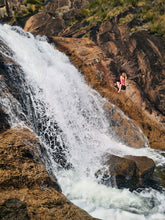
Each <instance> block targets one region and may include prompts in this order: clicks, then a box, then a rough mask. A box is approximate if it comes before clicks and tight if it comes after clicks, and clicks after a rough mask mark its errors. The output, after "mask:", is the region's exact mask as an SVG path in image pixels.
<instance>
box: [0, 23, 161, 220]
mask: <svg viewBox="0 0 165 220" xmlns="http://www.w3.org/2000/svg"><path fill="white" fill-rule="evenodd" d="M0 29H1V31H0V37H1V38H2V39H3V40H4V41H5V42H6V44H7V45H8V46H9V47H10V48H11V50H12V51H13V52H14V55H13V58H14V60H15V61H16V62H17V63H18V64H19V65H20V66H21V68H22V70H23V71H24V73H25V77H26V80H27V83H28V84H29V85H30V86H31V88H32V89H33V95H34V97H35V100H38V102H42V103H44V106H45V108H44V113H43V111H42V109H40V108H37V107H38V106H37V104H35V102H34V106H35V105H36V114H37V111H39V113H40V116H41V117H42V116H43V115H46V117H47V118H49V120H50V123H49V128H51V129H48V128H46V129H45V131H44V133H43V134H44V135H45V132H48V133H49V135H50V136H51V132H52V136H53V135H54V133H53V132H54V131H53V129H54V127H51V124H52V122H53V121H56V123H57V124H58V127H59V128H60V129H61V132H59V133H58V135H57V141H58V142H59V143H61V145H62V143H63V142H64V143H65V145H66V146H67V149H68V151H67V152H66V154H65V156H66V158H67V161H68V162H70V163H71V164H72V165H73V167H74V169H73V170H60V171H59V170H58V169H57V164H56V163H55V162H53V156H52V155H53V149H51V148H50V147H49V146H48V145H47V144H46V143H45V146H46V148H47V150H48V152H49V154H50V159H51V161H52V167H53V169H54V172H55V175H56V177H57V178H58V181H59V182H60V184H61V187H62V189H63V192H64V194H65V195H67V197H68V198H69V199H71V200H72V201H73V202H74V203H75V204H77V205H79V206H80V207H82V208H84V209H86V210H87V211H88V212H89V213H90V214H91V215H92V216H95V217H98V218H101V219H104V220H106V219H107V220H109V219H112V220H113V219H115V220H116V219H122V218H126V219H128V220H130V219H133V220H135V219H137V220H143V219H151V220H153V219H155V220H156V219H159V220H161V219H165V215H164V211H165V210H164V202H165V195H164V193H163V192H162V193H160V192H157V191H155V190H149V191H145V192H144V191H143V192H141V193H131V192H129V190H119V189H116V188H111V187H109V188H108V187H106V186H103V185H100V184H98V183H97V182H96V180H95V177H94V173H95V172H96V171H97V170H98V169H99V168H100V166H101V165H100V163H101V157H102V155H103V154H104V153H105V152H109V153H113V154H116V155H119V156H123V155H128V154H131V155H139V156H141V155H143V156H148V157H150V158H152V159H154V160H155V161H156V162H157V163H159V164H160V165H161V164H163V161H164V158H163V157H162V156H161V155H160V154H159V152H157V151H154V150H150V149H148V148H144V149H132V148H130V147H128V146H125V145H123V144H122V143H118V142H116V141H115V140H113V138H112V135H111V133H110V131H109V123H108V121H107V119H106V117H105V116H104V111H103V109H102V107H103V105H104V101H105V102H106V100H104V101H103V99H102V98H101V97H100V96H99V94H97V92H95V91H93V90H92V89H91V88H90V87H88V86H87V85H86V84H85V81H84V78H83V77H82V75H81V73H79V72H78V71H77V69H76V68H75V67H74V66H73V65H72V64H71V63H70V60H69V59H68V58H67V57H66V56H65V55H64V54H63V53H61V52H59V51H58V50H56V49H55V48H54V45H50V44H48V43H47V41H46V38H44V37H42V38H41V37H39V36H37V37H34V36H33V35H31V34H29V33H26V32H24V31H23V30H22V29H20V28H18V27H10V26H8V25H4V26H2V25H0ZM32 99H33V97H32ZM41 139H42V137H41Z"/></svg>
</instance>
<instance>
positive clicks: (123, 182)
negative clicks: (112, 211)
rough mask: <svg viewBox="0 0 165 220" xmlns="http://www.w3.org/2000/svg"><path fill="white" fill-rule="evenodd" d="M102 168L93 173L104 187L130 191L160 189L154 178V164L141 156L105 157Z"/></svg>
mask: <svg viewBox="0 0 165 220" xmlns="http://www.w3.org/2000/svg"><path fill="white" fill-rule="evenodd" d="M103 160H104V162H103V166H104V168H102V169H100V170H99V171H98V172H96V173H95V176H96V177H97V178H98V180H99V182H101V183H103V184H105V185H111V186H117V187H118V188H129V189H130V190H131V191H132V190H135V189H138V188H141V187H153V188H156V189H161V186H160V182H159V180H158V178H156V176H154V169H155V164H154V161H153V160H152V159H150V158H147V157H143V156H125V157H124V158H122V157H118V156H115V155H109V154H107V155H105V157H104V158H103Z"/></svg>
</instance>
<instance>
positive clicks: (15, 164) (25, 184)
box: [0, 127, 95, 220]
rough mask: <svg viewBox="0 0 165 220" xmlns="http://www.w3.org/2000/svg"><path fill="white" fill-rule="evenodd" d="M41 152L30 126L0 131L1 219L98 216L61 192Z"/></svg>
mask: <svg viewBox="0 0 165 220" xmlns="http://www.w3.org/2000/svg"><path fill="white" fill-rule="evenodd" d="M40 151H41V145H40V144H39V140H38V138H37V137H36V136H35V135H34V134H33V133H32V132H31V131H30V130H29V129H27V128H20V127H17V128H13V129H9V130H7V131H5V132H3V133H2V134H0V198H1V199H0V219H2V220H5V219H20V220H21V219H64V220H65V219H75V220H79V219H84V220H88V219H95V218H92V217H91V216H90V215H88V214H87V213H86V212H85V211H84V210H82V209H80V208H78V207H76V206H75V205H74V204H72V203H71V202H70V201H69V200H68V199H67V198H66V197H65V196H64V195H63V194H62V192H61V188H60V186H59V184H58V182H57V180H56V179H55V178H54V176H51V175H49V174H48V172H47V171H46V169H45V165H44V164H43V163H42V160H41V159H43V158H42V155H41V154H40Z"/></svg>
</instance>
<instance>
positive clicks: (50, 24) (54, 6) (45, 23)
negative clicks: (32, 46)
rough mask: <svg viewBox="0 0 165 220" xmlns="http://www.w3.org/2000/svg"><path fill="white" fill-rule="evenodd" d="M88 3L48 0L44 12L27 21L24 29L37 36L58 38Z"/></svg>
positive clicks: (85, 1)
mask: <svg viewBox="0 0 165 220" xmlns="http://www.w3.org/2000/svg"><path fill="white" fill-rule="evenodd" d="M87 2H88V0H73V1H71V0H59V1H56V0H52V1H50V0H48V1H46V2H45V3H44V8H43V11H42V12H39V13H38V14H35V15H34V16H32V17H30V18H29V19H28V20H27V21H26V24H25V27H24V29H25V30H26V31H28V32H31V33H33V34H36V35H46V36H58V35H59V33H60V32H62V31H64V28H65V27H66V25H67V23H68V22H69V21H71V20H72V19H73V18H74V16H75V15H76V14H77V15H78V14H79V10H80V9H81V8H82V7H83V6H85V5H86V4H87Z"/></svg>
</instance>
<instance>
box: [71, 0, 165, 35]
mask: <svg viewBox="0 0 165 220" xmlns="http://www.w3.org/2000/svg"><path fill="white" fill-rule="evenodd" d="M113 17H117V21H118V24H119V25H123V24H125V23H128V22H131V21H135V20H136V21H138V22H134V24H135V25H133V27H132V28H131V31H132V32H134V31H136V30H139V29H140V30H142V29H145V30H150V31H151V32H152V33H156V34H158V35H159V36H163V37H165V0H156V1H152V0H126V1H124V0H108V1H107V0H95V1H94V0H92V1H91V2H90V3H89V4H88V5H87V6H86V7H84V8H82V9H81V11H80V14H79V15H77V16H76V17H75V20H74V22H79V21H82V20H84V21H86V22H87V23H88V24H89V25H94V24H97V23H98V22H100V21H101V22H103V21H106V20H109V19H112V18H113Z"/></svg>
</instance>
